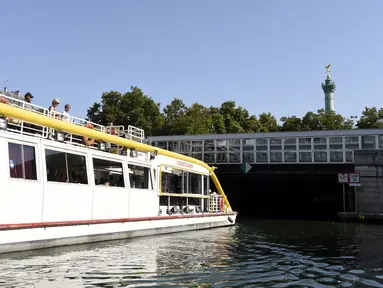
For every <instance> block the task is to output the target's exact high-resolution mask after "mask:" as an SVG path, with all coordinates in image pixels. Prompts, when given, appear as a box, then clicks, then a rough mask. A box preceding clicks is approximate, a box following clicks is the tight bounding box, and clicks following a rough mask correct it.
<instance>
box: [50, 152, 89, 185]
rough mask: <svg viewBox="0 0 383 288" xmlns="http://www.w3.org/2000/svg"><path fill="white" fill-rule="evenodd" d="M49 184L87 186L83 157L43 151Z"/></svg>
mask: <svg viewBox="0 0 383 288" xmlns="http://www.w3.org/2000/svg"><path fill="white" fill-rule="evenodd" d="M45 161H46V166H47V179H48V181H50V182H64V183H77V184H88V176H87V170H86V161H85V156H81V155H76V154H71V153H65V152H60V151H55V150H50V149H45Z"/></svg>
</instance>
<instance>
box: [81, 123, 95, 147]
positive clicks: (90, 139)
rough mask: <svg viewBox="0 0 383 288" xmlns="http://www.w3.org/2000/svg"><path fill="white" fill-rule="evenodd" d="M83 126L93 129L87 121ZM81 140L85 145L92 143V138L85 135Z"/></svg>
mask: <svg viewBox="0 0 383 288" xmlns="http://www.w3.org/2000/svg"><path fill="white" fill-rule="evenodd" d="M85 127H86V128H89V129H94V127H93V125H92V124H90V123H89V122H88V123H86V125H85ZM82 141H83V142H84V143H85V145H86V146H92V145H93V144H94V139H92V138H88V137H86V136H83V137H82Z"/></svg>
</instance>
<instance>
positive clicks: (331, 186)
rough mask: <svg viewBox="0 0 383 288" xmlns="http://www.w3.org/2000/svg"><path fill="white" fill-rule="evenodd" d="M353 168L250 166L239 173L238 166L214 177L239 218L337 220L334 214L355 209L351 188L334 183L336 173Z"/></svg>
mask: <svg viewBox="0 0 383 288" xmlns="http://www.w3.org/2000/svg"><path fill="white" fill-rule="evenodd" d="M353 171H354V167H353V165H344V164H343V165H334V164H321V165H318V164H316V165H314V164H313V165H289V164H284V165H253V166H252V169H251V170H250V171H249V172H248V173H247V174H245V173H243V172H242V171H241V169H240V167H239V165H222V166H218V170H216V173H217V176H218V178H219V180H220V182H221V184H222V187H223V189H224V191H225V193H226V195H227V197H228V199H229V201H230V204H231V206H232V208H233V210H235V211H238V212H239V217H240V216H252V217H261V218H281V219H303V220H332V221H334V220H337V219H338V217H337V215H338V212H342V211H344V210H346V212H352V211H353V210H354V207H355V196H354V195H355V194H354V189H353V187H348V186H347V187H346V190H345V203H344V202H343V187H342V184H339V183H338V176H337V174H338V173H341V172H353Z"/></svg>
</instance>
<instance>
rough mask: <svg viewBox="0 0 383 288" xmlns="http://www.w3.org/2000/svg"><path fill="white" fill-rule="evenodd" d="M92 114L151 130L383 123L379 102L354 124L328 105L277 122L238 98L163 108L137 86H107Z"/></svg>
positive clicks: (363, 126) (179, 132)
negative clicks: (241, 103) (251, 110)
mask: <svg viewBox="0 0 383 288" xmlns="http://www.w3.org/2000/svg"><path fill="white" fill-rule="evenodd" d="M87 117H88V119H89V120H90V121H92V122H95V123H98V124H103V125H106V124H107V123H108V122H113V124H114V125H124V126H125V127H127V126H128V125H133V126H136V127H139V128H142V129H144V130H145V133H146V135H149V136H151V135H153V136H155V135H195V134H226V133H252V132H276V131H310V130H339V129H358V128H359V129H367V128H383V108H380V109H377V108H375V107H365V109H364V111H363V112H362V115H361V117H360V118H359V120H357V121H356V125H355V126H354V122H353V120H351V119H348V118H346V117H343V116H342V115H340V114H337V113H335V112H331V113H327V114H326V113H325V112H324V109H319V110H317V111H316V112H312V111H309V112H307V113H306V114H305V115H304V116H303V117H298V116H286V117H282V118H280V119H279V120H280V123H278V121H277V119H276V118H275V116H273V114H272V113H271V112H267V113H262V114H260V115H258V116H256V115H251V114H250V113H249V111H248V110H247V109H245V108H244V107H241V106H238V105H237V104H236V103H235V102H234V101H226V102H223V103H222V104H221V106H219V107H213V106H211V107H205V106H203V105H201V104H199V103H194V104H192V105H191V106H187V105H186V104H185V103H184V102H183V101H182V99H179V98H174V99H173V101H172V102H171V103H169V104H168V105H166V106H165V107H164V109H163V110H162V111H161V108H160V103H158V102H155V100H154V99H153V98H151V97H149V96H147V95H145V94H144V93H143V91H142V90H141V89H140V88H138V87H134V86H132V87H131V91H128V92H125V93H121V92H117V91H109V92H104V93H103V94H102V95H101V101H100V102H95V103H93V105H92V106H91V107H89V109H88V111H87Z"/></svg>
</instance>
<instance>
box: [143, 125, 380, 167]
mask: <svg viewBox="0 0 383 288" xmlns="http://www.w3.org/2000/svg"><path fill="white" fill-rule="evenodd" d="M148 141H149V142H150V143H151V145H153V146H156V147H160V148H164V149H169V150H170V151H174V152H177V153H182V154H185V155H189V156H192V157H194V158H197V159H200V160H202V161H204V162H206V163H208V164H240V163H243V162H248V163H255V164H281V163H285V164H299V163H303V164H308V163H314V164H326V163H329V164H339V163H353V162H354V151H355V150H375V149H383V129H355V130H321V131H304V132H269V133H248V134H245V133H239V134H222V135H220V134H215V135H182V136H158V137H148Z"/></svg>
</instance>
